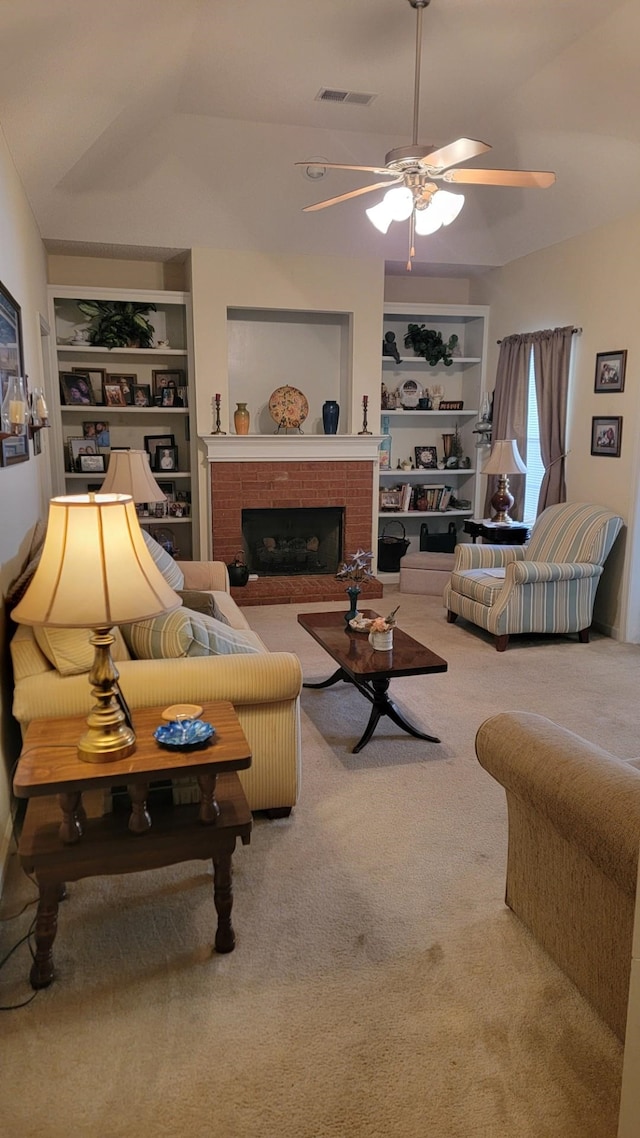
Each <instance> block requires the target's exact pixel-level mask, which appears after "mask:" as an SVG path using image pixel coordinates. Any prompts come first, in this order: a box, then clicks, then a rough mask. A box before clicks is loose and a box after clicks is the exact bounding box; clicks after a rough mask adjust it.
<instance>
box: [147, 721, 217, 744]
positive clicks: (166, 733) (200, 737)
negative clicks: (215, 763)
mask: <svg viewBox="0 0 640 1138" xmlns="http://www.w3.org/2000/svg"><path fill="white" fill-rule="evenodd" d="M215 731H216V729H215V727H212V726H211V724H210V723H203V721H202V719H172V720H171V722H170V723H162V724H161V725H160V726H159V727H156V729H155V731H154V732H153V737H154V739H156V740H157V742H158V743H160V745H161V746H162V747H177V748H179V749H181V750H184V748H185V747H204V745H205V744H206V743H208V742H209V739H211V737H212V735H215Z"/></svg>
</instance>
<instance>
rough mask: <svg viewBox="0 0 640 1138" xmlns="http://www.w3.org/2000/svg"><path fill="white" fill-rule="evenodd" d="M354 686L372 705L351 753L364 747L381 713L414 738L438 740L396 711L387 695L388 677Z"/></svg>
mask: <svg viewBox="0 0 640 1138" xmlns="http://www.w3.org/2000/svg"><path fill="white" fill-rule="evenodd" d="M355 686H356V687H357V688H358V689H359V690H360V691H361V692H362V694H363V695H366V697H367V699H370V700H371V703H372V707H371V715H370V716H369V722H368V723H367V726H366V728H365V731H364V734H363V735H362V738H361V739H359V740H358V742H357V743H356V745H355V747H354V748H353V751H352V754H353V755H357V754H358V752H359V751H361V750H362V748H363V747H366V745H367V743H368V742H369V740H370V738H371V736H372V735H373V732H374V731H375V729H376V726H377V724H378V720H379V719H380V718H381V717H382V716H383V715H388V716H389V719H392V720H393V722H394V723H396V724H397V726H398V727H401V728H402V730H403V731H407V732H408V734H409V735H413V736H414V738H415V739H426V740H427V742H429V743H439V742H440V740H439V739H438V738H437V736H436V735H427V734H426V732H424V731H418V728H417V727H414V726H413V724H412V723H409V720H408V719H405V717H404V715H402V714H401V713H400V712H399V711H398V708H397V707H396V705H395V703H393V702H392V701H391V700H390V699H389V696H388V695H387V691H388V689H389V680H388V679H380V680H371V682H370V683H367V684H364V683H362V684H360V683H356V685H355Z"/></svg>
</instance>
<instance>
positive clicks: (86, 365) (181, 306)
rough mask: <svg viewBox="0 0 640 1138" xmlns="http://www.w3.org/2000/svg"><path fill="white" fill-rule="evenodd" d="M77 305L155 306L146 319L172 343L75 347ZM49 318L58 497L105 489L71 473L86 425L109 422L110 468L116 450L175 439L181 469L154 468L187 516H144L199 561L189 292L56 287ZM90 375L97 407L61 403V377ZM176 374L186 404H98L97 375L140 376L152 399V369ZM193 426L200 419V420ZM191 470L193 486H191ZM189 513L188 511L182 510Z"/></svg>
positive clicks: (95, 476) (83, 321)
mask: <svg viewBox="0 0 640 1138" xmlns="http://www.w3.org/2000/svg"><path fill="white" fill-rule="evenodd" d="M78 300H119V301H127V300H131V301H135V302H140V303H148V304H153V305H155V307H156V311H155V312H150V313H149V315H148V319H149V321H150V322H151V323H152V324H153V326H154V328H155V331H156V338H157V340H158V341H159V340H167V341H168V342H169V345H170V346H169V347H164V346H162V347H159V348H133V347H131V348H111V349H108V348H103V347H94V346H92V345H90V344H72V343H69V340H70V339H71V338H72V336H73V333H74V329H75V328H76V327H78V326H87V325H88V323H89V321H88V320H87V317H85V316H84V315H83V314H82V312H80V309H79V308H78V306H77V302H78ZM49 319H50V325H51V328H52V329H54V330H55V336H54V337H52V340H54V341H55V342H54V345H53V349H52V350H53V352H54V359H53V361H52V375H53V376H55V377H56V382H55V384H54V390H52V391H51V392H48V396H49V403H50V414H51V425H52V439H51V442H52V447H51V452H52V467H53V469H52V479H53V486H54V492H55V493H56V494H64V493H84V492H86V490H87V488H88V487H89V486H92V485H96V486H97V485H99V484H100V483H101V482H102V481H103V479H104V474H101V473H78V472H77V471H75V470H73V469H72V468H71V462H70V454H69V444H68V440H69V439H70V438H80V437H82V436H83V424H84V423H85V422H107V423H108V424H109V441H110V447H109V448H104V447H100V448H99V450H100V453H102V454H104V457H105V468H106V467H107V466H108V464H109V450H110V449H111V448H112V447H130V448H131V449H137V450H143V449H144V448H145V436H154V435H155V436H161V435H167V436H169V435H172V436H173V438H174V442H175V445H176V446H177V448H178V469H177V470H175V471H173V470H171V471H166V472H165V471H162V472H159V471H154V475H155V477H156V479H157V480H158V481H159V482H167V483H169V482H171V483H174V485H175V488H176V495H177V494H178V493H183V494H184V495H185V496H187V498H188V499H189V500H190V506H189V514H188V516H182V517H175V516H162V517H161V516H156V515H155V513H152V511H155V507H154V506H153V505H150V506H149V514H148V515H146V516H145V515H142V516H140V524H141V525H142V526H144V528H145V529H147V530H149V531H150V532H152V533H153V532H156V531H159V530H161V531H163V534H164V535H166V536H168V537H169V539H170V540H172V542H173V546H174V548H175V549H176V550H177V553H178V556H180V557H181V558H183V559H187V560H188V559H191V558H193V557H197V556H198V525H197V519H198V494H197V478H196V470H197V452H196V437H195V426H194V427H193V429H192V423H191V417H192V414H194V411H193V410H192V409H193V408H194V407H195V396H194V390H193V376H192V367H191V362H190V361H191V359H192V348H191V306H190V297H189V294H188V293H182V292H164V291H150V290H126V289H122V290H121V289H114V288H94V287H91V288H89V287H80V286H73V287H71V286H67V285H65V286H60V285H58V286H51V287H50V288H49ZM80 370H85V371H86V372H87V373H89V374H90V373H92V372H93V373H94V382H93V383H92V389H93V390H94V395H95V397H96V403H95V405H93V404H82V405H77V404H73V405H68V404H65V403H64V402H63V398H62V393H61V387H60V383H59V376H60V374H61V373H64V372H72V371H80ZM154 371H178V372H182V373H183V376H184V383H183V384H181V385H180V386H185V387H186V389H187V406H183V407H157V406H149V407H135V406H126V407H120V406H109V405H106V404H105V403H104V402H102V403H99V402H98V401H97V399H98V396H99V392H100V386H99V383H98V376H97V374H96V373H98V372H104V373H106V377H107V380H108V377H109V375H114V376H119V375H127V376H135V379H134V380H133V381H132V382H134V383H136V384H142V385H149V387H150V388H151V395H152V398H153V372H154ZM194 423H195V420H194ZM192 472H193V488H192ZM183 508H185V507H183Z"/></svg>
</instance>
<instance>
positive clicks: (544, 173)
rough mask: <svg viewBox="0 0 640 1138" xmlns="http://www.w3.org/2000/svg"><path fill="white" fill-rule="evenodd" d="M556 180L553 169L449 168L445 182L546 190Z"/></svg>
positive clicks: (444, 178)
mask: <svg viewBox="0 0 640 1138" xmlns="http://www.w3.org/2000/svg"><path fill="white" fill-rule="evenodd" d="M555 180H556V176H555V174H553V173H552V172H551V170H448V171H447V173H446V174H445V175H444V176H443V181H445V182H459V183H466V184H469V185H470V184H471V183H472V182H473V183H475V185H477V186H537V187H538V188H539V189H541V190H546V189H547V187H548V186H552V185H553V183H554V182H555Z"/></svg>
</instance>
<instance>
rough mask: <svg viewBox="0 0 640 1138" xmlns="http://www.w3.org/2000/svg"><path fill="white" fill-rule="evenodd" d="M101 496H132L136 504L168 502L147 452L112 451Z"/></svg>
mask: <svg viewBox="0 0 640 1138" xmlns="http://www.w3.org/2000/svg"><path fill="white" fill-rule="evenodd" d="M100 493H101V494H130V495H131V497H132V498H133V500H134V502H136V503H140V502H166V500H167V495H166V494H164V493H163V491H162V490H161V489H160V487H159V486H158V483H157V482H156V480H155V478H154V477H153V474H152V473H151V467H150V465H149V455H148V454H147V452H146V450H112V451H111V456H110V458H109V466H108V469H107V473H106V475H105V479H104V482H103V483H102V489H101V490H100Z"/></svg>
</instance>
